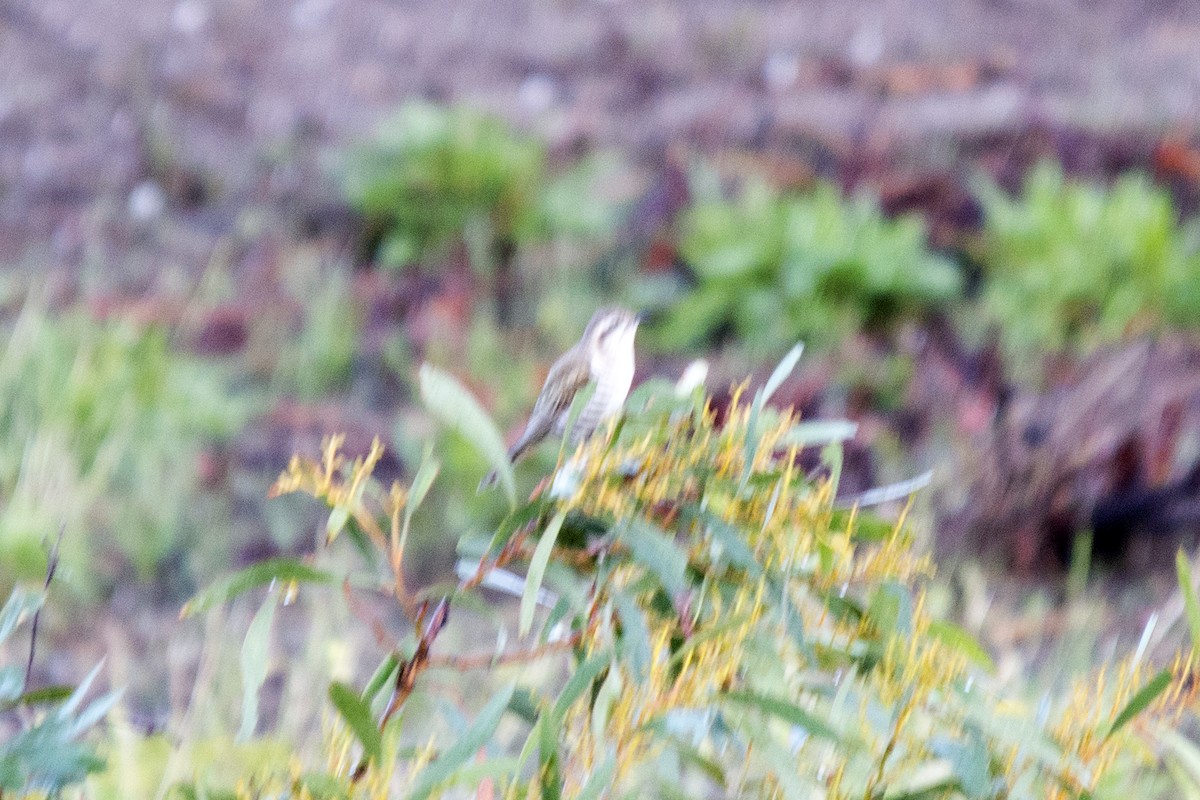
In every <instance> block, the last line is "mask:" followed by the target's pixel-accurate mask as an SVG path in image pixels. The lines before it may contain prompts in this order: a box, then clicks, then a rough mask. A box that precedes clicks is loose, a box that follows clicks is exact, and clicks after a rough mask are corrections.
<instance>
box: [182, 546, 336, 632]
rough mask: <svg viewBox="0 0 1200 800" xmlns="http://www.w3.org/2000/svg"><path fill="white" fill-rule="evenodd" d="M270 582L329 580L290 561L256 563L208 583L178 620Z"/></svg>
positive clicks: (193, 598) (293, 560) (187, 605)
mask: <svg viewBox="0 0 1200 800" xmlns="http://www.w3.org/2000/svg"><path fill="white" fill-rule="evenodd" d="M271 581H298V582H300V583H331V582H333V576H332V575H330V574H329V573H328V572H324V571H322V570H319V569H313V568H312V567H310V566H308V565H307V564H303V563H301V562H300V561H297V560H296V559H294V558H272V559H269V560H267V561H260V562H259V563H257V564H253V565H251V566H249V567H246V568H245V569H243V570H240V571H238V572H235V573H233V574H232V575H227V576H225V577H223V578H218V579H217V580H215V581H213V582H212V583H210V584H209V585H208V587H207V588H205V589H203V590H201V591H200V592H198V593H197V594H196V595H195V596H193V597H192V599H191V600H188V601H187V602H186V603H184V605H183V609H182V610H181V611H180V612H179V616H180V617H184V618H186V617H190V616H193V615H195V614H200V613H202V612H204V611H207V610H208V609H210V608H212V607H214V606H218V605H221V604H222V603H227V602H229V601H230V600H232V599H233V598H235V597H237V596H238V595H240V594H243V593H245V592H247V591H249V590H251V589H253V588H255V587H256V586H262V585H263V584H266V583H270V582H271Z"/></svg>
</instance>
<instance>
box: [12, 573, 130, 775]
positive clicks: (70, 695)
mask: <svg viewBox="0 0 1200 800" xmlns="http://www.w3.org/2000/svg"><path fill="white" fill-rule="evenodd" d="M44 601H45V594H44V592H41V591H31V590H28V589H25V588H23V587H20V586H18V587H16V588H15V589H14V590H13V592H12V593H11V594H10V595H9V597H8V601H7V602H6V603H5V604H4V607H3V608H2V609H0V645H3V644H4V642H5V640H7V639H8V638H9V637H10V636H12V634H13V632H14V631H16V630H17V629H18V627H22V626H24V625H25V623H27V622H29V621H30V620H31V619H34V618H35V615H36V614H37V612H38V611H39V610H40V609H41V608H42V605H43V603H44ZM99 672H100V667H99V666H97V667H96V668H95V669H93V670H92V671H91V673H90V674H88V675H87V677H85V678H84V679H83V681H81V682H80V684H79V685H78V686H76V687H72V686H51V687H45V688H40V689H35V690H29V687H27V686H26V685H25V679H26V674H25V664H24V663H23V662H22V663H21V664H8V665H3V666H0V795H2V794H6V793H9V792H12V793H14V794H15V795H16V796H21V797H28V796H31V795H34V794H39V795H52V796H58V793H59V792H61V791H62V790H63V789H65V788H67V787H69V786H72V785H75V784H78V783H80V782H82V781H83V780H84V779H85V778H87V776H88V775H89V774H91V773H94V772H98V771H100V770H102V769H103V768H104V762H103V761H102V760H101V759H100V758H99V757H97V755H96V753H95V751H94V748H93V747H92V746H91V745H90V744H88V743H87V742H85V741H83V737H84V736H85V734H87V733H88V732H89V731H90V730H91V728H92V727H93V726H95V725H96V724H97V723H98V722H100V721H101V720H103V719H104V717H105V716H106V715H107V714H108V712H109V710H110V709H111V708H112V707H113V705H115V704H116V702H117V700H118V699H119V698H120V696H121V693H120V691H119V690H114V691H110V692H107V693H105V694H102V695H100V696H99V697H95V698H92V699H91V700H90V701H89V702H87V703H84V699H85V698H86V697H87V696H88V694H89V692H90V690H91V686H92V683H93V682H94V681H95V679H96V676H97V675H98V674H99ZM19 712H20V713H19ZM10 722H13V723H15V724H12V725H10V724H9V723H10Z"/></svg>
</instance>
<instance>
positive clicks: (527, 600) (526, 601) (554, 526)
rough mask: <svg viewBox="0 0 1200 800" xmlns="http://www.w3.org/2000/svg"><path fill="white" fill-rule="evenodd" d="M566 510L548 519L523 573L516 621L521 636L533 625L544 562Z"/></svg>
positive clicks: (547, 557)
mask: <svg viewBox="0 0 1200 800" xmlns="http://www.w3.org/2000/svg"><path fill="white" fill-rule="evenodd" d="M566 517H567V512H565V511H559V512H558V513H557V514H555V515H554V518H553V519H551V520H550V523H549V524H548V525H547V526H546V530H544V531H542V538H541V539H539V540H538V544H537V547H536V548H535V549H534V551H533V558H532V559H530V561H529V570H528V571H527V572H526V573H525V591H524V592H522V593H521V613H520V618H519V622H518V628H517V630H518V632H519V633H520V635H521V636H527V635H529V631H530V629H531V628H532V627H533V612H534V611H536V610H537V598H538V591H539V590H540V589H541V588H542V579H543V578H544V577H545V576H546V564H547V562H549V561H550V554H551V552H553V550H554V542H555V541H557V540H558V532H559V531H560V530H562V524H563V520H564V519H566Z"/></svg>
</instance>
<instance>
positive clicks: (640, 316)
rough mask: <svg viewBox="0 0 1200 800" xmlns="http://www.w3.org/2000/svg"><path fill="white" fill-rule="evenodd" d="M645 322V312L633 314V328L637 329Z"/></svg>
mask: <svg viewBox="0 0 1200 800" xmlns="http://www.w3.org/2000/svg"><path fill="white" fill-rule="evenodd" d="M645 321H646V312H644V311H639V312H638V313H636V314H634V315H633V324H634V327H637V326H638V325H641V324H642V323H643V322H645Z"/></svg>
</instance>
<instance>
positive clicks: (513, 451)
mask: <svg viewBox="0 0 1200 800" xmlns="http://www.w3.org/2000/svg"><path fill="white" fill-rule="evenodd" d="M528 449H529V441H528V439H527V438H525V437H522V439H521V440H520V441H519V442H517V443H516V444H514V445H513V446H512V447H510V448H508V463H510V464H513V463H516V460H517V459H518V458H520V457H521V456H522V455H524V454H525V451H526V450H528ZM499 480H500V476H499V475H497V474H496V470H492V471H491V472H489V473H488V474H487V475H484V476H483V480H481V481H480V482H479V487H478V488H477V489H476V490H475V493H476V494H479V493H480V492H482V491H485V490H487V489H490V488H492V487H493V486H495V485H496V483H497V482H498V481H499Z"/></svg>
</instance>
